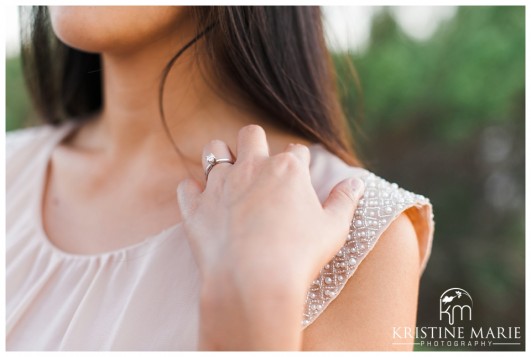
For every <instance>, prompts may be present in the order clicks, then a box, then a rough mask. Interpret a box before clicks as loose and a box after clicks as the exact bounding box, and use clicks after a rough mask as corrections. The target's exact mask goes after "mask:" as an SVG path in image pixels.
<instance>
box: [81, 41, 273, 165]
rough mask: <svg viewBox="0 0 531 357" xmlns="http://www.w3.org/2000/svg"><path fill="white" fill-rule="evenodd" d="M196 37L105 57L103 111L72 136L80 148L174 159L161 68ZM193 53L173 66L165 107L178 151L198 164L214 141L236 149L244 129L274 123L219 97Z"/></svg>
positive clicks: (116, 156) (121, 156) (119, 156)
mask: <svg viewBox="0 0 531 357" xmlns="http://www.w3.org/2000/svg"><path fill="white" fill-rule="evenodd" d="M192 36H193V35H190V36H183V35H181V36H177V35H176V36H168V37H166V38H161V39H160V40H159V41H156V42H152V43H150V44H147V45H146V46H143V47H142V49H141V50H137V51H129V52H127V53H104V54H102V66H103V73H102V76H103V77H102V78H103V109H102V111H101V113H99V114H98V115H97V116H96V118H94V120H92V121H90V122H89V123H87V124H86V125H85V126H84V128H83V130H80V131H79V133H78V135H77V136H76V137H74V142H75V144H76V146H78V147H81V148H87V149H95V150H98V151H103V152H105V153H106V154H108V156H109V158H110V159H124V158H126V157H137V156H138V155H149V156H156V157H157V159H163V158H164V157H168V158H171V160H172V161H175V158H176V157H177V155H176V153H175V148H174V147H173V146H172V144H171V142H170V140H169V138H168V137H167V133H166V132H165V130H164V125H163V122H162V120H161V117H160V109H159V100H160V97H159V96H160V83H161V80H162V70H163V68H164V67H165V66H166V64H167V63H168V62H169V61H170V59H171V58H172V57H173V56H174V55H175V53H176V52H177V51H178V50H179V49H180V48H181V47H182V46H184V45H185V44H186V43H187V41H189V40H190V39H191V38H192ZM200 41H201V40H199V44H200ZM193 50H194V48H193V47H191V48H189V49H188V50H187V51H185V52H184V53H183V54H182V56H181V57H179V58H178V59H177V61H176V62H175V64H174V65H173V67H172V68H171V70H170V72H169V74H168V76H167V78H166V84H165V87H164V92H163V105H164V114H165V117H166V122H167V124H168V127H169V131H170V133H171V136H172V138H173V140H174V141H175V143H176V144H177V146H178V148H179V150H180V151H181V152H182V154H183V156H184V157H186V158H191V159H192V161H196V162H200V159H201V152H202V148H203V146H204V145H205V144H207V143H208V142H209V141H210V140H212V139H221V140H224V141H226V142H227V143H228V144H229V147H231V148H233V149H234V148H235V142H236V133H237V131H238V129H239V128H240V127H242V126H244V125H247V124H251V123H256V124H260V125H263V126H265V127H268V126H270V125H269V124H268V123H267V122H266V121H265V120H263V119H260V118H259V117H258V115H256V114H255V113H250V112H249V111H243V110H242V109H241V107H239V106H235V105H231V104H228V103H227V102H226V101H224V100H223V99H222V98H220V97H219V96H218V95H217V94H216V93H215V92H214V90H213V88H212V86H211V85H209V83H207V82H206V81H205V79H204V77H203V73H201V70H200V68H199V67H198V64H197V61H196V59H195V58H194V54H193ZM266 130H267V128H266ZM271 130H274V129H273V128H272V127H271Z"/></svg>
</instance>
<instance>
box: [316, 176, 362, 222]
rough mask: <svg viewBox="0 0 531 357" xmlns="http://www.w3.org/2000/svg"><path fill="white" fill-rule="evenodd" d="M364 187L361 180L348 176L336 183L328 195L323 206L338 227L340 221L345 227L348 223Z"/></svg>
mask: <svg viewBox="0 0 531 357" xmlns="http://www.w3.org/2000/svg"><path fill="white" fill-rule="evenodd" d="M364 188H365V185H364V183H363V181H361V180H360V179H358V178H350V179H346V180H343V181H341V182H340V183H338V184H337V185H336V186H335V187H334V188H333V189H332V191H331V192H330V194H329V195H328V198H327V199H326V201H325V202H324V204H323V208H324V209H325V211H326V212H328V213H329V214H330V215H331V216H332V217H333V219H335V220H336V222H338V226H339V227H341V226H342V222H344V226H345V227H348V226H349V225H350V222H351V221H352V217H353V216H354V210H355V209H356V206H357V205H358V201H359V199H360V197H361V196H362V193H363V191H364Z"/></svg>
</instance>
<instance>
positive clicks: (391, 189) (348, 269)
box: [302, 173, 433, 328]
mask: <svg viewBox="0 0 531 357" xmlns="http://www.w3.org/2000/svg"><path fill="white" fill-rule="evenodd" d="M362 180H364V181H365V192H364V194H363V197H362V198H361V199H360V201H359V202H358V207H357V209H356V211H355V213H354V217H353V219H352V223H351V226H350V231H349V235H348V237H347V240H346V242H345V244H344V245H343V247H342V248H341V249H340V250H339V252H338V253H337V254H336V255H335V256H334V258H332V260H331V261H330V262H329V263H328V264H326V265H325V266H324V267H323V268H322V269H321V271H320V272H319V275H318V277H317V278H316V279H315V280H314V281H313V283H312V285H311V286H310V288H309V289H308V292H307V295H306V303H305V307H304V314H303V319H302V326H303V328H304V327H306V326H308V325H309V324H310V323H312V322H313V321H314V320H315V319H316V318H317V317H318V316H319V315H320V314H321V312H322V311H323V310H324V309H325V308H326V307H327V306H328V304H329V303H330V302H332V300H334V298H335V297H336V296H337V295H338V294H339V292H340V291H341V289H342V288H343V287H344V286H345V284H346V282H347V280H348V279H349V278H350V277H351V276H352V275H353V274H354V271H355V270H356V269H357V267H358V266H359V264H360V263H361V261H362V260H363V259H364V258H365V257H366V256H367V254H368V253H369V252H370V251H371V249H372V248H373V246H374V245H375V243H376V242H377V240H378V238H379V237H380V236H381V235H382V233H383V232H384V231H385V230H386V229H387V227H388V226H389V225H390V224H391V222H392V221H393V220H394V219H395V218H396V217H398V216H399V215H400V213H402V212H403V211H404V210H406V209H408V208H410V207H413V206H417V207H421V206H426V205H427V206H428V214H429V215H428V217H426V218H427V219H429V220H430V222H429V223H428V224H429V225H430V227H432V226H433V214H432V209H431V204H430V201H429V200H428V199H427V198H426V197H424V196H422V195H417V194H414V193H411V192H409V191H406V190H404V189H402V188H399V187H398V185H397V184H395V183H390V182H388V181H386V180H384V179H382V178H380V177H378V176H376V175H375V174H373V173H369V174H368V175H366V176H365V177H364V178H363V177H362ZM429 234H432V229H431V230H430V232H429ZM424 264H425V262H423V266H422V270H423V269H424Z"/></svg>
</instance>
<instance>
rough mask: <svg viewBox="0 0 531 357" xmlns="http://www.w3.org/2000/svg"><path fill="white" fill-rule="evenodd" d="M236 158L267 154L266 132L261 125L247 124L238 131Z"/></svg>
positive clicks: (243, 158) (264, 155) (245, 158)
mask: <svg viewBox="0 0 531 357" xmlns="http://www.w3.org/2000/svg"><path fill="white" fill-rule="evenodd" d="M237 155H238V160H247V159H249V158H252V157H267V156H269V145H268V144H267V139H266V133H265V131H264V129H262V127H261V126H258V125H247V126H244V127H243V128H241V129H240V131H239V132H238V147H237Z"/></svg>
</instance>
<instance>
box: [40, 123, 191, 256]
mask: <svg viewBox="0 0 531 357" xmlns="http://www.w3.org/2000/svg"><path fill="white" fill-rule="evenodd" d="M78 125H79V124H78V123H73V122H67V123H65V124H62V126H61V127H59V128H49V129H50V130H56V132H55V133H53V134H52V138H51V140H50V141H49V142H48V144H47V145H46V147H45V148H43V150H42V151H41V152H40V155H42V156H41V158H40V159H39V160H38V162H39V165H38V168H37V174H36V180H37V184H36V185H35V186H34V187H35V192H34V195H33V197H35V199H34V200H33V201H32V202H33V207H32V210H33V212H34V215H35V217H36V222H35V227H36V231H37V236H38V239H39V241H40V242H41V243H42V245H44V246H45V247H46V249H47V250H49V251H51V252H52V253H54V254H55V255H57V256H59V257H62V258H69V259H84V260H94V259H105V258H112V257H118V256H119V257H124V258H125V257H127V259H129V258H131V257H133V256H141V255H143V254H144V252H145V251H146V250H149V249H151V245H152V244H155V246H158V245H159V244H158V243H162V242H163V241H164V240H165V238H166V237H169V236H171V233H172V232H174V231H175V230H177V229H178V228H179V226H180V225H181V224H182V222H178V223H176V224H174V225H172V226H170V227H167V228H165V229H163V230H162V231H160V232H159V233H155V234H153V235H149V236H147V237H146V238H145V239H143V240H141V241H140V242H137V243H133V244H129V245H126V246H123V247H120V248H117V249H113V250H108V251H103V252H99V253H91V254H89V253H87V254H84V253H73V252H68V251H66V250H63V249H61V248H59V247H58V246H57V245H55V244H54V243H53V242H52V241H51V240H50V238H49V237H48V234H47V233H46V230H45V229H44V214H43V213H44V210H43V208H44V193H45V189H46V186H47V184H48V171H49V167H50V159H51V155H52V153H53V151H54V149H55V148H56V147H57V145H59V144H60V143H61V142H62V141H63V140H64V139H65V138H66V137H67V136H68V135H69V134H71V133H72V132H73V130H75V129H76V128H77V127H78Z"/></svg>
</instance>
